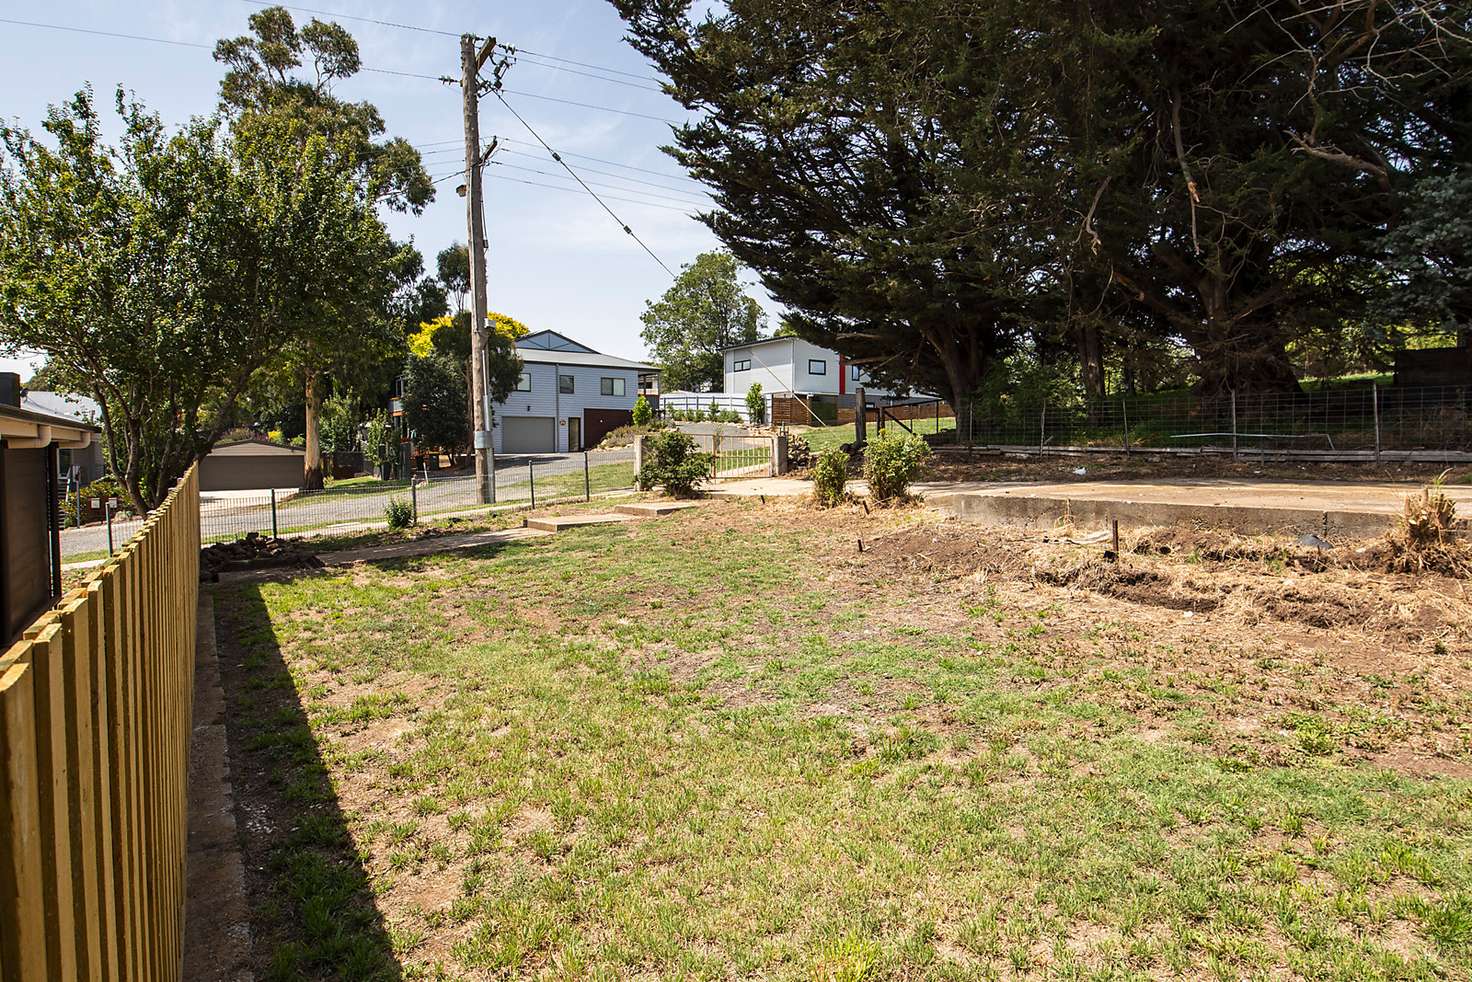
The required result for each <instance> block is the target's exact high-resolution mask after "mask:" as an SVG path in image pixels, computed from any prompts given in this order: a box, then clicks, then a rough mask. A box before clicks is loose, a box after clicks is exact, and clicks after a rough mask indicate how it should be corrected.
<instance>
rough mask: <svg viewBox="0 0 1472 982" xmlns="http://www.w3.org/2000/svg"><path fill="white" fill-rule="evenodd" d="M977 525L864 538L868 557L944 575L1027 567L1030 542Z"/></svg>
mask: <svg viewBox="0 0 1472 982" xmlns="http://www.w3.org/2000/svg"><path fill="white" fill-rule="evenodd" d="M980 531H981V530H979V529H978V528H977V527H976V526H967V525H965V524H963V523H960V522H944V523H941V524H938V525H924V526H921V527H918V528H910V529H903V530H901V531H899V532H893V533H890V534H889V535H885V536H881V537H879V538H876V539H874V540H872V541H868V542H863V541H862V540H861V542H862V545H861V549H862V551H863V553H864V557H865V558H866V559H868V560H870V561H871V562H875V563H880V564H884V565H888V566H889V567H891V568H893V569H899V570H907V571H909V572H915V573H930V574H938V575H942V576H969V575H971V574H973V573H977V572H985V573H1009V574H1016V573H1021V572H1023V571H1025V570H1026V569H1027V549H1028V543H1027V542H1026V541H1025V540H1024V539H1022V538H1021V537H1019V536H1014V535H1008V534H1007V533H1006V532H1005V531H1004V530H1002V529H988V530H986V532H987V534H979V533H980Z"/></svg>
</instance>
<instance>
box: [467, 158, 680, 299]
mask: <svg viewBox="0 0 1472 982" xmlns="http://www.w3.org/2000/svg"><path fill="white" fill-rule="evenodd" d="M486 177H487V178H489V179H490V180H493V181H509V182H511V183H513V184H525V185H527V186H529V187H534V188H547V189H548V190H550V191H566V192H568V193H569V194H577V195H582V194H592V192H591V191H584V190H583V189H582V188H566V187H562V186H561V185H557V184H543V183H542V182H541V181H528V180H527V179H526V178H523V177H512V176H510V175H509V174H487V175H486ZM593 197H594V198H597V197H598V196H597V195H593ZM603 197H605V198H607V199H608V200H609V201H624V202H627V203H628V204H631V205H643V206H644V207H645V208H663V209H664V210H665V211H678V212H679V213H680V214H682V215H689V214H690V211H689V209H686V208H677V207H675V206H674V205H658V204H655V203H654V202H653V201H638V200H636V199H634V198H620V197H619V196H618V195H616V194H606V195H604V196H603ZM600 203H601V199H600ZM604 207H605V209H606V208H607V205H605V206H604ZM629 234H630V235H633V234H634V233H632V232H630V233H629ZM639 244H640V245H643V244H644V243H642V242H640V243H639ZM644 251H645V252H648V251H649V250H648V248H647V247H646V248H645V250H644ZM650 254H651V255H653V253H650ZM654 261H655V262H659V257H658V256H655V257H654ZM659 264H660V265H661V266H664V270H665V272H666V273H668V272H669V271H670V268H669V267H668V266H665V265H664V263H659ZM670 275H672V276H673V275H674V274H673V273H671V274H670Z"/></svg>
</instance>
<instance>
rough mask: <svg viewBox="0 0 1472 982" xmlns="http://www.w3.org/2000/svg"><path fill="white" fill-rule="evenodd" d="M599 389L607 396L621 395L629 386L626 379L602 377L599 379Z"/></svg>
mask: <svg viewBox="0 0 1472 982" xmlns="http://www.w3.org/2000/svg"><path fill="white" fill-rule="evenodd" d="M598 391H599V392H601V393H603V394H604V395H606V396H621V395H623V394H624V393H625V392H626V391H627V388H626V387H625V381H624V379H621V378H601V379H599V380H598Z"/></svg>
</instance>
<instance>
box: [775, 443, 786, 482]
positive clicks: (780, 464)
mask: <svg viewBox="0 0 1472 982" xmlns="http://www.w3.org/2000/svg"><path fill="white" fill-rule="evenodd" d="M786 473H787V434H786V433H785V432H783V433H779V434H777V435H776V436H774V437H772V476H773V477H781V476H782V475H783V474H786Z"/></svg>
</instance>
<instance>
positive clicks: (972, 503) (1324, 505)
mask: <svg viewBox="0 0 1472 982" xmlns="http://www.w3.org/2000/svg"><path fill="white" fill-rule="evenodd" d="M848 488H849V491H851V492H852V493H854V494H858V495H864V494H867V493H868V487H867V485H865V484H864V482H863V481H850V482H849V485H848ZM811 490H812V485H811V484H810V483H809V482H807V481H800V480H795V479H792V478H767V479H762V480H753V481H728V482H723V483H722V484H721V485H719V486H718V487H717V488H715V489H714V493H715V494H717V495H719V496H731V497H755V496H758V495H764V496H767V497H783V496H789V495H798V494H806V493H808V492H810V491H811ZM915 490H916V492H918V493H919V494H921V495H924V497H925V500H926V503H927V504H929V505H931V506H932V507H936V508H940V509H941V510H943V511H949V512H951V513H952V514H955V515H957V516H959V517H961V518H965V519H967V520H970V521H977V522H990V523H995V524H1003V525H1052V524H1055V523H1057V522H1058V521H1060V520H1065V519H1066V520H1070V521H1073V522H1075V523H1077V524H1080V525H1090V524H1103V523H1107V522H1109V521H1112V520H1114V519H1118V520H1119V521H1121V522H1124V523H1126V524H1129V525H1132V526H1136V527H1138V526H1144V525H1171V524H1175V523H1177V522H1204V523H1207V524H1213V525H1221V526H1226V527H1230V528H1234V529H1237V530H1239V531H1242V532H1249V533H1261V532H1314V533H1317V534H1319V535H1325V534H1340V535H1379V534H1380V533H1381V532H1383V531H1385V529H1387V528H1388V527H1389V526H1390V525H1391V523H1392V522H1394V520H1395V516H1397V515H1399V514H1400V513H1401V510H1402V509H1403V507H1404V503H1405V499H1406V496H1407V495H1409V494H1413V493H1415V492H1416V491H1417V490H1419V486H1418V485H1415V484H1391V483H1367V482H1366V483H1362V482H1348V481H1343V482H1341V481H1247V480H1235V479H1227V478H1216V479H1209V480H1179V481H1160V480H1146V481H1078V482H1068V483H1019V482H996V481H967V482H955V481H946V482H927V483H920V484H917V485H915ZM1443 490H1444V491H1445V493H1446V494H1447V495H1448V496H1449V497H1451V498H1452V499H1453V500H1454V501H1456V503H1457V509H1458V513H1459V514H1460V515H1461V516H1462V518H1463V519H1468V518H1472V486H1468V485H1453V486H1447V487H1445V488H1444V489H1443Z"/></svg>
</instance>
